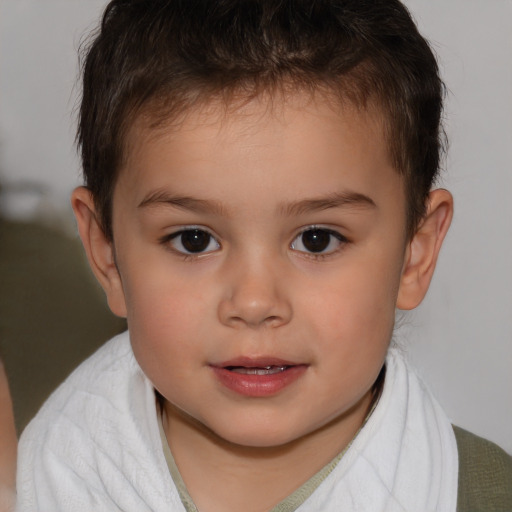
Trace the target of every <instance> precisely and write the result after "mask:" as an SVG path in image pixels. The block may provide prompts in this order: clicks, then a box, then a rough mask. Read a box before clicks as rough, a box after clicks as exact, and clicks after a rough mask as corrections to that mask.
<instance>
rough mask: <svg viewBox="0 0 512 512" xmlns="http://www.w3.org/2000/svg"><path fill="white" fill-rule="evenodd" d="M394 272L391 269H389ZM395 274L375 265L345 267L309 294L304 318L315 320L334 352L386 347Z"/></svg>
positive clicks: (394, 302)
mask: <svg viewBox="0 0 512 512" xmlns="http://www.w3.org/2000/svg"><path fill="white" fill-rule="evenodd" d="M393 270H394V269H393ZM398 282H399V272H398V271H390V267H386V266H383V265H377V264H373V265H372V264H361V265H348V264H347V266H346V267H345V268H344V269H343V270H341V271H340V272H339V273H337V275H336V276H334V277H333V276H330V278H329V279H328V280H326V282H325V285H324V286H321V287H317V288H316V291H315V293H314V294H311V289H313V287H310V292H309V294H308V299H307V301H306V303H305V307H304V314H305V315H308V316H311V315H313V317H316V318H317V319H318V321H316V322H315V325H316V326H317V328H318V329H319V331H320V332H321V333H322V336H321V337H322V339H324V340H326V341H328V340H332V343H333V345H334V346H333V347H332V348H333V350H336V351H346V352H352V351H356V352H359V351H372V350H373V349H374V348H375V349H376V350H380V349H381V348H382V347H383V346H385V347H387V344H388V343H389V340H390V338H391V334H392V331H393V325H394V318H395V304H396V295H397V289H398Z"/></svg>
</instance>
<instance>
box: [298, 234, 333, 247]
mask: <svg viewBox="0 0 512 512" xmlns="http://www.w3.org/2000/svg"><path fill="white" fill-rule="evenodd" d="M330 239H331V235H330V234H329V233H328V232H327V231H325V230H323V229H311V230H309V231H305V232H304V233H303V234H302V243H303V244H304V247H305V248H306V249H307V250H308V251H311V252H322V251H324V250H325V249H326V248H327V247H328V246H329V242H330Z"/></svg>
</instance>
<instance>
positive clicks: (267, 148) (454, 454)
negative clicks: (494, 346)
mask: <svg viewBox="0 0 512 512" xmlns="http://www.w3.org/2000/svg"><path fill="white" fill-rule="evenodd" d="M441 108H442V83H441V81H440V79H439V76H438V70H437V65H436V61H435V58H434V56H433V55H432V52H431V50H430V48H429V46H428V44H427V43H426V41H425V40H424V39H423V38H422V37H421V36H420V35H419V34H418V32H417V29H416V27H415V25H414V23H413V22H412V20H411V19H410V16H409V14H408V13H407V11H406V9H405V8H404V7H403V6H402V5H401V4H400V3H399V2H398V1H395V0H371V1H370V0H366V1H363V0H331V1H327V0H318V1H311V0H303V1H301V0H295V1H291V0H288V1H286V0H279V1H278V0H273V1H270V0H259V1H258V0H244V1H242V0H239V1H236V0H211V1H204V0H202V1H192V0H152V1H150V2H148V1H146V0H124V1H121V0H114V1H112V2H111V3H110V4H109V6H108V7H107V10H106V12H105V15H104V18H103V23H102V26H101V30H100V31H99V33H98V34H97V35H96V37H95V39H94V40H93V42H92V44H91V46H90V47H89V49H88V53H87V56H86V59H85V63H84V90H83V98H82V104H81V111H80V127H79V142H80V146H81V150H82V159H83V168H84V175H85V181H86V187H81V188H78V189H77V190H75V192H74V193H73V197H72V204H73V208H74V210H75V214H76V217H77V221H78V226H79V231H80V235H81V237H82V240H83V243H84V247H85V249H86V252H87V256H88V258H89V262H90V264H91V267H92V269H93V271H94V273H95V275H96V277H97V278H98V280H99V281H100V283H101V285H102V286H103V288H104V290H105V293H106V295H107V298H108V301H109V305H110V307H111V309H112V311H113V312H114V313H115V314H117V315H119V316H122V317H126V318H127V320H128V327H129V330H128V333H125V334H123V335H121V336H119V337H117V338H114V339H113V340H111V341H110V342H109V343H107V344H106V345H105V346H104V347H103V348H102V349H100V350H99V351H98V352H97V353H96V354H95V355H93V356H92V357H91V358H90V359H89V360H88V361H86V362H85V363H84V364H83V365H82V366H81V367H80V368H79V369H78V370H77V371H75V373H74V374H73V375H72V376H71V377H70V378H69V379H68V380H67V381H66V382H65V383H64V384H63V385H62V386H61V387H60V388H59V389H58V390H57V392H56V393H54V395H53V396H52V397H51V398H50V399H49V401H48V402H47V403H46V404H45V406H44V407H43V408H42V409H41V411H40V412H39V414H38V416H37V417H36V418H35V420H34V421H33V422H32V423H31V425H30V426H29V427H28V428H27V430H26V431H25V433H24V434H23V436H22V440H21V446H20V459H19V472H18V496H19V504H18V507H19V510H22V511H32V510H33V511H38V512H46V511H51V512H54V511H68V510H69V511H73V512H76V511H88V512H90V511H114V510H122V511H137V512H140V511H149V510H152V511H169V510H173V511H183V510H187V511H194V510H199V511H201V512H210V511H213V512H216V511H231V510H244V511H249V512H260V511H269V510H272V511H293V510H300V511H308V512H309V511H318V512H320V511H322V512H325V511H327V512H328V511H339V510H348V511H352V510H361V511H363V510H364V511H372V512H378V511H383V510H386V511H455V510H459V511H466V510H486V511H489V510H510V509H511V507H512V468H511V466H512V462H511V460H510V458H509V457H508V456H507V455H506V454H505V453H504V452H502V451H500V450H499V449H498V448H497V447H495V446H494V445H491V444H490V443H487V442H486V441H483V440H480V439H478V438H476V437H474V436H472V435H470V434H468V433H465V432H463V431H461V430H459V429H456V430H454V428H453V427H452V425H451V424H450V422H449V420H448V419H447V417H446V416H445V414H444V413H443V411H442V410H441V408H440V407H439V405H438V404H437V402H436V401H435V400H434V399H433V398H432V396H431V395H430V394H429V392H428V391H427V390H426V389H425V387H424V386H423V384H422V383H421V382H420V381H419V379H418V378H417V377H416V376H415V374H414V372H413V371H411V370H410V369H409V367H408V366H407V364H406V363H405V361H404V358H403V356H402V355H401V354H400V352H399V351H397V350H396V349H394V348H389V347H390V342H391V337H392V333H393V326H394V317H395V310H396V308H399V309H412V308H414V307H416V306H417V305H418V304H419V303H420V302H421V300H422V298H423V297H424V295H425V293H426V291H427V289H428V286H429V283H430V280H431V277H432V274H433V272H434V267H435V264H436V260H437V256H438V253H439V250H440V247H441V244H442V241H443V239H444V236H445V234H446V232H447V230H448V227H449V224H450V220H451V216H452V198H451V195H450V194H449V193H448V192H447V191H445V190H431V187H432V185H433V183H434V181H435V178H436V175H437V172H438V164H439V155H440V150H441V146H442V143H441V142H442V137H441V134H442V132H441V130H440V126H439V123H440V115H441Z"/></svg>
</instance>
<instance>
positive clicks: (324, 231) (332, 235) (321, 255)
mask: <svg viewBox="0 0 512 512" xmlns="http://www.w3.org/2000/svg"><path fill="white" fill-rule="evenodd" d="M315 231H317V232H318V233H321V235H327V236H328V237H329V241H328V245H327V247H329V245H331V244H332V242H333V239H335V240H336V241H337V242H338V244H337V246H336V247H335V248H334V249H331V250H329V251H328V252H321V251H318V252H314V251H303V250H299V249H296V248H295V247H294V245H295V242H296V241H297V240H301V242H302V245H304V240H303V237H304V235H305V234H306V233H311V232H315ZM324 241H325V240H324ZM347 243H348V239H347V238H346V237H344V236H343V235H342V234H341V233H338V232H337V231H334V230H333V229H329V228H325V227H322V226H308V227H307V228H305V229H303V230H302V231H301V232H300V233H299V234H298V235H297V236H296V237H295V238H294V239H293V241H292V243H291V244H290V248H291V249H292V250H294V251H297V252H299V253H301V254H302V255H304V256H305V257H307V258H311V259H314V260H322V259H326V258H329V257H331V256H333V255H334V254H337V253H338V252H339V251H340V250H342V249H343V247H344V246H345V244H347ZM327 247H326V248H327ZM322 251H325V249H323V250H322Z"/></svg>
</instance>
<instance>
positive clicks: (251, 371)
mask: <svg viewBox="0 0 512 512" xmlns="http://www.w3.org/2000/svg"><path fill="white" fill-rule="evenodd" d="M286 368H287V367H286V366H265V367H263V368H247V367H245V366H236V367H233V368H230V370H231V371H233V372H236V373H243V374H245V375H272V374H274V373H279V372H282V371H284V370H286Z"/></svg>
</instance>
